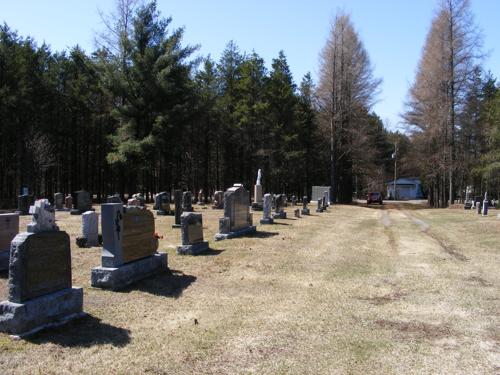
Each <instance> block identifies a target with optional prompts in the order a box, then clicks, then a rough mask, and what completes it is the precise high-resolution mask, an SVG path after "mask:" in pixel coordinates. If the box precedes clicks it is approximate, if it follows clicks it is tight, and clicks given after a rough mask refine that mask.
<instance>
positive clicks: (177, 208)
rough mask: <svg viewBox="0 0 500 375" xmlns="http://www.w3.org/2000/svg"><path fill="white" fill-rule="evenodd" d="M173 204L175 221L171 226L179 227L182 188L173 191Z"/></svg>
mask: <svg viewBox="0 0 500 375" xmlns="http://www.w3.org/2000/svg"><path fill="white" fill-rule="evenodd" d="M174 205H175V212H174V213H175V222H174V224H173V225H172V228H180V227H181V215H182V190H175V191H174Z"/></svg>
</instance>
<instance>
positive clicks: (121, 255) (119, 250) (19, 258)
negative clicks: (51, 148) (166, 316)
mask: <svg viewBox="0 0 500 375" xmlns="http://www.w3.org/2000/svg"><path fill="white" fill-rule="evenodd" d="M85 193H86V192H85ZM179 193H181V192H180V191H176V194H175V197H174V199H175V200H176V206H177V203H178V202H177V201H178V200H182V211H183V212H182V215H180V225H181V228H182V230H181V237H182V244H181V246H179V247H178V248H177V253H178V254H198V253H200V252H203V251H206V250H207V249H208V242H206V241H204V240H203V221H202V215H201V214H200V213H194V212H192V211H193V209H192V206H191V202H192V200H191V196H190V194H191V193H190V192H184V193H182V195H180V194H179ZM78 195H79V194H77V196H76V197H75V198H76V202H77V207H76V208H74V209H78V210H81V209H82V208H83V207H85V208H86V209H88V210H87V212H85V213H84V215H83V217H82V223H85V222H86V219H85V218H86V217H87V216H88V217H93V218H94V219H90V221H92V224H89V225H92V226H96V225H97V220H98V219H97V214H96V213H95V212H92V211H91V206H90V207H89V205H86V206H85V204H86V202H87V201H88V199H79V197H78ZM136 198H137V197H136ZM219 199H220V197H219ZM137 201H139V200H137ZM283 201H284V198H283V196H276V197H275V207H277V210H278V213H279V214H280V215H281V214H282V212H283V211H282V207H283V203H282V202H283ZM323 201H324V200H323ZM248 202H249V193H248V191H247V190H246V189H245V188H244V187H243V186H242V185H241V184H235V185H234V186H233V187H231V188H230V189H228V190H227V191H226V192H225V193H224V194H223V207H224V217H223V218H221V219H220V220H219V233H217V234H216V235H215V240H223V239H227V238H232V237H236V236H239V235H243V234H249V233H254V232H256V227H255V226H253V223H252V214H251V213H250V212H249V205H248ZM129 203H137V202H129ZM271 204H272V197H271V195H270V194H266V195H265V196H264V206H265V209H264V217H263V220H264V223H265V218H266V215H268V214H269V212H270V206H271ZM157 207H158V206H157ZM318 207H320V201H319V200H318ZM160 208H161V207H160ZM163 208H165V207H164V206H163ZM323 208H325V207H321V209H323ZM179 211H180V210H176V213H179ZM29 213H31V214H32V215H33V216H32V222H31V223H30V224H28V226H27V231H26V232H23V233H18V234H17V231H18V228H19V216H18V214H4V215H1V216H0V245H1V246H2V247H0V249H2V248H5V247H6V246H7V244H6V242H7V241H8V240H10V238H9V236H12V235H13V234H14V233H16V235H15V237H14V238H13V239H12V241H11V242H10V250H9V254H8V261H9V281H8V283H9V296H8V300H7V301H3V302H1V303H0V331H3V332H9V333H11V334H15V335H23V334H29V333H31V332H33V331H37V330H39V329H42V328H45V327H47V326H52V325H57V324H61V323H64V322H66V321H68V320H71V319H73V318H75V317H78V316H81V315H82V314H84V313H83V291H82V288H78V287H73V286H72V281H71V280H72V279H71V252H70V239H69V236H68V234H67V233H66V232H64V231H60V230H59V228H58V227H57V225H56V224H55V209H54V208H53V207H52V206H51V205H50V203H49V201H48V200H46V199H41V200H38V201H36V202H35V204H34V205H33V206H31V207H30V209H29ZM302 213H303V214H308V213H309V209H307V199H306V198H305V199H304V200H303V209H302ZM279 217H282V216H279ZM101 225H102V241H103V249H102V255H101V265H100V266H98V267H94V268H93V269H92V270H91V285H92V286H93V287H98V288H105V289H111V290H117V289H121V288H123V287H124V286H126V285H129V284H131V283H133V282H135V281H138V280H140V279H143V278H145V277H148V276H151V275H154V274H157V273H159V272H164V271H167V270H168V265H167V254H166V253H160V252H158V251H157V250H158V237H157V235H156V233H155V224H154V217H153V214H152V212H151V211H149V210H147V209H145V208H144V207H141V206H140V202H139V204H137V205H128V206H124V205H123V204H122V203H121V202H117V203H106V204H103V205H102V209H101ZM83 226H84V227H85V225H83ZM82 229H83V228H82ZM94 232H96V231H94ZM84 235H85V233H84ZM87 240H89V239H87ZM92 241H95V238H94V239H92Z"/></svg>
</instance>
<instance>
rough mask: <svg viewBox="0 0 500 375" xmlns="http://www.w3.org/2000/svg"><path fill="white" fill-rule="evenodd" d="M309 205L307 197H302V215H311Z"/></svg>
mask: <svg viewBox="0 0 500 375" xmlns="http://www.w3.org/2000/svg"><path fill="white" fill-rule="evenodd" d="M307 203H308V199H307V196H303V197H302V211H301V212H302V215H309V214H310V211H309V208H307Z"/></svg>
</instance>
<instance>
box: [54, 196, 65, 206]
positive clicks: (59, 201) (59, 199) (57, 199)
mask: <svg viewBox="0 0 500 375" xmlns="http://www.w3.org/2000/svg"><path fill="white" fill-rule="evenodd" d="M54 207H55V209H56V210H62V209H63V208H64V194H63V193H55V194H54Z"/></svg>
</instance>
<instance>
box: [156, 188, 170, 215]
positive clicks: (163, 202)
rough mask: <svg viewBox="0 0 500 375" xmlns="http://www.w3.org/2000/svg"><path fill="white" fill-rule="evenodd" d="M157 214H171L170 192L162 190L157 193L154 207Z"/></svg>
mask: <svg viewBox="0 0 500 375" xmlns="http://www.w3.org/2000/svg"><path fill="white" fill-rule="evenodd" d="M153 208H154V209H155V210H156V214H157V215H169V214H170V193H168V192H166V191H162V192H161V193H158V194H156V195H155V204H154V207H153Z"/></svg>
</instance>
